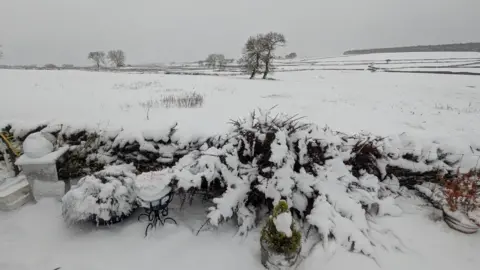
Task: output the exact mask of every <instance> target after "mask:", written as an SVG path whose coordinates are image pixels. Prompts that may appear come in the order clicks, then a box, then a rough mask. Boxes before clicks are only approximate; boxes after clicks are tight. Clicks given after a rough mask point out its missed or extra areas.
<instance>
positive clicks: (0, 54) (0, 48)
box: [0, 45, 3, 59]
mask: <svg viewBox="0 0 480 270" xmlns="http://www.w3.org/2000/svg"><path fill="white" fill-rule="evenodd" d="M2 57H3V52H2V45H0V59H2Z"/></svg>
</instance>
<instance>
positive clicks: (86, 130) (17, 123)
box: [0, 53, 480, 270]
mask: <svg viewBox="0 0 480 270" xmlns="http://www.w3.org/2000/svg"><path fill="white" fill-rule="evenodd" d="M387 59H388V61H387ZM479 62H480V54H475V53H447V54H445V53H421V54H416V53H411V54H384V55H361V56H348V57H338V58H324V59H298V60H279V61H277V67H278V72H276V73H275V74H274V75H273V78H274V80H260V79H257V80H249V79H247V77H246V76H244V75H239V72H238V70H228V69H227V70H226V71H221V72H220V71H219V72H217V71H211V70H207V69H205V68H204V67H200V66H197V65H190V66H189V65H186V66H178V67H176V68H173V69H172V70H173V71H175V70H176V71H178V72H180V73H182V72H189V71H191V70H196V71H199V72H203V73H221V74H216V75H224V76H209V75H212V74H209V75H208V74H207V75H200V76H199V75H178V74H177V75H173V74H164V73H160V74H152V73H150V74H149V73H146V74H139V73H133V72H132V73H128V72H118V73H110V72H87V71H73V70H70V71H67V70H63V71H24V70H0V97H1V100H2V101H1V102H0V128H3V127H7V126H8V131H9V132H11V133H12V136H13V137H14V138H17V139H18V140H25V135H26V134H27V133H30V132H31V131H32V129H34V128H37V127H39V125H41V124H45V125H44V126H42V127H41V128H40V129H39V130H42V131H44V132H46V133H48V135H49V136H50V137H51V138H50V139H51V141H50V140H49V141H50V142H51V144H52V145H53V146H54V147H55V148H59V147H67V148H68V147H70V148H69V155H67V156H66V158H63V159H61V160H60V161H59V162H57V166H59V168H62V169H64V167H65V166H66V165H65V164H70V163H69V161H70V160H73V161H72V163H73V162H76V163H75V164H74V165H78V164H80V165H78V166H79V167H81V166H87V165H88V166H90V167H88V169H92V170H94V171H85V170H78V171H75V173H78V174H74V173H72V172H73V169H72V168H73V166H72V167H71V168H70V167H68V166H67V168H69V169H72V172H68V174H67V175H68V177H70V176H71V175H75V177H77V176H78V177H82V176H86V175H88V176H86V177H85V178H83V179H82V180H80V181H79V182H78V184H77V185H76V186H74V187H73V189H72V190H71V191H70V193H68V196H65V197H64V200H63V209H62V203H61V202H59V201H57V200H55V199H52V198H41V199H40V200H39V201H38V203H37V204H29V205H26V206H23V207H22V208H21V209H19V210H16V211H12V212H0V269H2V270H3V269H6V270H24V269H25V270H30V269H31V270H43V269H45V270H53V269H57V270H83V269H92V270H94V269H118V270H127V269H139V270H144V269H145V270H146V269H157V268H159V267H163V268H166V269H199V270H202V269H209V270H213V269H225V265H228V268H229V269H263V266H262V265H261V264H260V260H259V257H260V244H259V239H260V234H261V232H260V230H261V226H260V225H262V224H263V222H264V221H265V220H261V218H260V217H265V216H262V214H261V213H260V212H261V211H260V210H265V209H263V208H266V207H265V206H266V205H267V204H268V202H269V200H271V201H273V202H275V203H276V202H278V201H279V200H280V199H282V200H283V199H285V200H286V201H287V202H288V204H289V206H290V207H291V208H292V210H294V211H296V213H297V212H298V213H297V214H296V215H295V219H296V222H297V223H298V224H299V228H300V229H301V230H302V234H303V236H304V238H302V245H303V250H302V251H301V253H299V254H301V260H300V263H299V265H298V268H297V269H302V270H313V269H325V270H330V269H332V270H333V269H359V270H364V269H365V270H366V269H388V270H390V269H391V270H396V269H398V270H400V269H422V270H424V269H425V270H430V269H431V270H434V269H435V270H451V269H453V268H454V267H456V268H459V269H465V270H470V269H472V270H473V269H477V268H478V265H479V264H480V258H479V257H478V256H477V253H478V251H479V250H480V234H479V233H477V234H474V235H465V234H461V233H459V232H456V231H454V230H452V229H450V228H449V227H448V226H447V225H446V224H445V222H443V221H442V211H441V210H438V209H435V208H434V207H432V206H431V205H429V204H428V203H427V202H426V201H425V200H423V199H421V198H420V197H419V196H420V195H419V193H416V192H415V191H414V190H407V188H406V187H409V188H411V187H413V186H415V184H417V183H420V182H417V179H416V178H417V177H420V176H421V177H429V176H432V175H433V177H437V176H438V174H437V169H441V170H445V171H446V170H450V171H454V170H456V169H459V170H461V171H465V170H469V169H471V168H477V169H478V168H479V166H480V125H479V119H480V76H460V75H438V74H410V73H389V72H369V71H365V70H364V69H366V68H367V67H368V65H370V64H371V63H374V65H375V66H378V67H379V68H388V69H392V70H393V69H398V70H403V69H405V70H425V68H427V69H429V68H435V69H437V68H440V66H442V68H444V69H448V70H453V69H456V68H457V67H453V66H458V68H460V67H461V69H462V70H463V69H468V70H470V69H473V70H476V68H475V67H476V66H478V65H479V64H478V63H479ZM322 69H346V70H322ZM348 69H351V70H348ZM357 69H358V70H357ZM269 108H273V109H272V110H271V111H268V109H269ZM253 111H255V114H254V115H253V114H252V115H251V113H252V112H253ZM283 113H284V114H283ZM302 117H304V118H302ZM57 124H59V125H57ZM324 127H326V128H324ZM37 131H38V130H37ZM34 136H38V134H34ZM51 150H53V149H51ZM89 162H93V165H92V164H89ZM97 162H98V163H97ZM118 164H121V165H120V166H118V167H116V166H110V167H108V166H107V167H106V169H105V170H101V171H100V169H98V168H99V167H103V166H104V165H118ZM125 164H132V165H128V166H129V167H131V169H130V170H129V171H128V173H126V172H123V171H120V170H119V169H118V168H120V167H121V166H126V165H125ZM100 165H101V166H100ZM62 166H63V167H62ZM80 169H85V168H83V167H81V168H80ZM97 169H98V170H97ZM114 171H115V173H112V172H114ZM93 172H95V174H93ZM397 172H400V173H399V175H396V173H397ZM141 173H144V174H141ZM402 173H407V174H408V173H411V174H412V175H413V180H412V175H407V176H405V175H400V174H402ZM429 173H430V175H429ZM59 175H60V176H64V175H65V171H64V170H59ZM419 175H420V176H419ZM425 175H426V176H425ZM397 176H398V178H397ZM401 176H404V177H405V178H401ZM6 177H7V170H6V167H5V164H4V162H3V161H0V182H1V181H2V180H3V179H4V178H6ZM408 177H410V178H408ZM407 178H408V179H407ZM399 179H400V180H399ZM405 179H407V180H405ZM157 180H158V181H157ZM403 180H405V181H410V182H409V183H405V182H402V183H400V181H403ZM142 181H143V182H142ZM422 181H423V180H422ZM140 182H142V184H139V183H140ZM111 183H114V184H111ZM57 184H60V187H58V186H56V187H55V188H59V189H60V190H61V189H62V186H61V185H62V183H61V182H60V183H57ZM157 184H158V186H155V185H157ZM426 184H429V183H426ZM142 185H143V186H147V187H148V188H149V189H151V190H149V191H150V192H153V191H152V190H154V191H155V190H156V189H159V190H160V188H161V189H163V188H164V187H165V186H168V187H169V188H170V189H174V190H175V191H176V192H177V193H176V195H175V197H174V200H173V202H172V204H171V205H170V206H171V216H172V217H173V218H175V219H176V221H177V222H178V226H173V225H170V224H166V226H165V227H162V226H160V227H158V228H157V229H156V230H155V231H153V232H152V233H151V234H148V237H146V238H143V236H144V230H145V226H146V224H145V223H140V222H138V221H137V217H138V215H139V213H140V212H141V209H137V210H135V208H136V207H137V205H136V204H135V197H136V196H137V195H138V194H141V193H140V192H139V191H138V189H139V187H141V186H142ZM205 185H206V187H205ZM400 185H402V187H400ZM218 186H220V187H218ZM41 187H42V185H40V188H41ZM415 187H417V186H415ZM122 188H123V189H122ZM215 188H216V189H215ZM424 188H425V187H424ZM52 189H53V188H52ZM170 189H169V190H170ZM205 189H207V190H209V191H211V190H214V191H216V192H218V191H219V190H220V194H214V195H212V194H208V191H207V195H212V197H211V198H209V197H208V196H206V195H202V196H203V197H200V196H198V197H194V195H191V197H189V199H192V198H193V199H192V201H193V204H191V205H190V206H186V204H188V203H185V205H184V203H183V202H182V198H185V199H186V198H187V195H186V192H185V191H187V193H189V194H190V193H191V192H192V190H193V191H199V190H202V191H204V190H205ZM419 189H421V187H420V188H419ZM98 190H101V192H99V191H98ZM122 190H123V192H120V191H122ZM117 191H119V192H117ZM127 191H128V192H127ZM427 191H429V190H427ZM149 194H150V193H149ZM127 195H128V196H127ZM95 196H98V197H95ZM122 196H123V197H124V199H123V200H121V203H119V202H118V199H119V198H120V197H122ZM182 196H185V197H182ZM99 198H101V199H102V200H105V201H106V202H104V201H102V200H100V199H99ZM125 198H126V199H125ZM443 200H444V198H442V199H440V202H441V203H444V201H443ZM99 202H100V203H99ZM116 203H118V204H122V207H120V206H118V207H119V209H120V210H124V209H127V210H128V211H119V213H120V214H115V213H114V212H108V215H102V219H103V221H108V219H109V218H111V217H115V218H124V217H126V216H128V215H130V214H132V217H130V218H129V219H127V220H125V221H124V222H123V223H118V224H114V225H111V226H106V227H94V226H93V225H92V224H83V223H81V224H76V225H71V224H66V223H65V222H64V220H63V219H62V216H61V215H62V211H63V217H64V218H65V219H66V220H67V221H72V220H73V221H79V220H87V221H90V220H91V218H92V215H93V217H94V218H96V217H97V216H96V215H100V214H99V213H101V212H99V211H95V210H99V209H100V208H99V209H97V208H96V207H98V206H99V205H100V204H101V207H106V208H107V210H111V209H110V208H109V207H112V205H111V204H116ZM72 205H73V206H75V207H72ZM115 207H117V206H115ZM262 207H263V208H262ZM375 207H376V210H375ZM372 209H373V210H372ZM65 213H67V215H65ZM92 213H93V214H92ZM115 215H118V216H115ZM264 215H265V213H264ZM257 218H258V219H260V221H257V220H256V219H257ZM73 221H72V222H73ZM97 221H98V219H97ZM207 222H208V226H207V228H209V229H207V230H202V228H203V225H205V224H207ZM257 223H258V224H257ZM289 224H290V223H289ZM221 225H222V226H221ZM307 225H308V226H307ZM310 225H311V228H314V230H313V231H312V233H311V235H310V236H311V237H310V238H308V237H307V235H308V234H307V231H310V229H309V226H310ZM197 233H199V234H198V236H196V234H197ZM312 235H313V236H312ZM317 238H318V240H316V241H317V242H316V244H314V243H313V242H311V241H312V239H317Z"/></svg>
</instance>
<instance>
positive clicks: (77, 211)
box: [62, 164, 136, 224]
mask: <svg viewBox="0 0 480 270" xmlns="http://www.w3.org/2000/svg"><path fill="white" fill-rule="evenodd" d="M134 171H135V167H134V166H133V165H127V164H124V165H117V166H108V167H106V168H105V169H104V170H102V171H99V172H97V173H95V174H93V175H88V176H86V177H84V178H82V179H80V181H79V182H78V185H77V186H76V187H74V188H72V189H71V190H70V191H69V192H67V194H65V196H64V197H63V199H62V203H63V205H62V215H63V217H64V219H65V221H66V222H68V223H75V222H81V221H95V222H96V223H97V224H111V223H115V222H118V221H120V220H122V219H123V218H125V217H127V216H129V215H130V213H131V212H132V211H133V210H134V209H135V207H136V204H135V199H136V194H135V191H134V179H135V174H134V173H133V172H134Z"/></svg>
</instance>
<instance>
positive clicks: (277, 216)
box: [261, 200, 302, 255]
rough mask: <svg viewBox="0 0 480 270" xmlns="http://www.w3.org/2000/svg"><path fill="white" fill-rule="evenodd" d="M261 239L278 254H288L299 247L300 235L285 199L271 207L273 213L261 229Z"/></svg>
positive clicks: (296, 250) (294, 251)
mask: <svg viewBox="0 0 480 270" xmlns="http://www.w3.org/2000/svg"><path fill="white" fill-rule="evenodd" d="M261 241H264V243H265V244H266V245H267V247H268V248H269V249H270V250H272V251H274V252H276V253H279V254H285V255H289V254H293V253H296V252H298V250H299V249H300V244H301V241H302V235H301V233H300V232H299V231H298V230H297V228H296V227H295V224H294V222H293V218H292V214H291V213H290V209H289V207H288V204H287V202H286V201H283V200H282V201H280V202H279V203H278V204H277V205H276V206H275V208H274V209H273V215H272V216H270V217H269V219H268V221H267V224H266V225H265V227H264V228H263V229H262V236H261Z"/></svg>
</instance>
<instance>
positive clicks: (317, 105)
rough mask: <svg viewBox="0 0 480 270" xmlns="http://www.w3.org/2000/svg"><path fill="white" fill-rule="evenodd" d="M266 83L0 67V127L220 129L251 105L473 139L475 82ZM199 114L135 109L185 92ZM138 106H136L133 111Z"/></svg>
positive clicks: (285, 75)
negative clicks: (200, 100) (196, 100)
mask: <svg viewBox="0 0 480 270" xmlns="http://www.w3.org/2000/svg"><path fill="white" fill-rule="evenodd" d="M275 78H276V80H275V81H270V80H269V81H264V80H248V79H246V78H243V77H215V76H184V75H164V74H126V73H106V72H84V71H20V70H0V94H1V97H2V104H1V106H0V116H1V117H0V125H2V124H5V123H8V122H11V123H20V122H26V123H32V124H38V123H40V122H45V121H47V122H60V123H63V124H74V125H81V124H88V125H90V126H92V127H100V128H119V127H124V128H126V129H132V130H144V129H156V128H159V129H161V128H165V127H168V126H170V125H171V124H172V123H174V122H178V123H179V133H180V134H185V135H192V134H193V135H197V134H198V135H201V134H207V135H212V134H215V133H221V132H224V131H225V130H226V129H227V128H228V127H229V126H228V124H227V122H228V121H229V120H230V119H236V118H238V117H243V116H246V115H248V114H249V112H251V111H252V110H254V109H256V108H270V107H272V106H274V105H278V106H277V108H278V111H281V112H285V113H289V114H299V115H300V116H306V117H307V120H308V121H312V122H315V123H317V124H319V125H328V126H330V127H332V128H333V129H334V130H338V131H343V132H348V133H352V132H360V131H362V130H364V131H369V132H372V133H374V134H377V135H385V136H386V135H391V134H399V133H402V132H408V133H410V134H412V136H415V137H419V138H427V139H434V138H438V137H445V138H450V139H458V140H465V139H468V140H477V141H478V140H480V139H478V138H479V136H477V135H478V134H479V133H480V126H478V125H474V124H473V123H475V122H476V121H477V120H478V117H479V116H480V95H479V91H480V77H477V76H451V75H430V74H390V73H370V72H354V71H305V72H279V73H277V74H275ZM192 91H194V92H197V93H199V94H202V95H204V104H203V107H202V108H164V107H161V106H153V107H152V108H151V109H150V111H149V113H148V114H149V120H147V109H146V108H145V105H144V104H145V103H148V102H149V101H157V100H160V99H161V98H162V97H164V96H167V95H176V96H178V95H181V94H182V93H186V92H192ZM142 104H143V105H142Z"/></svg>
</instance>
